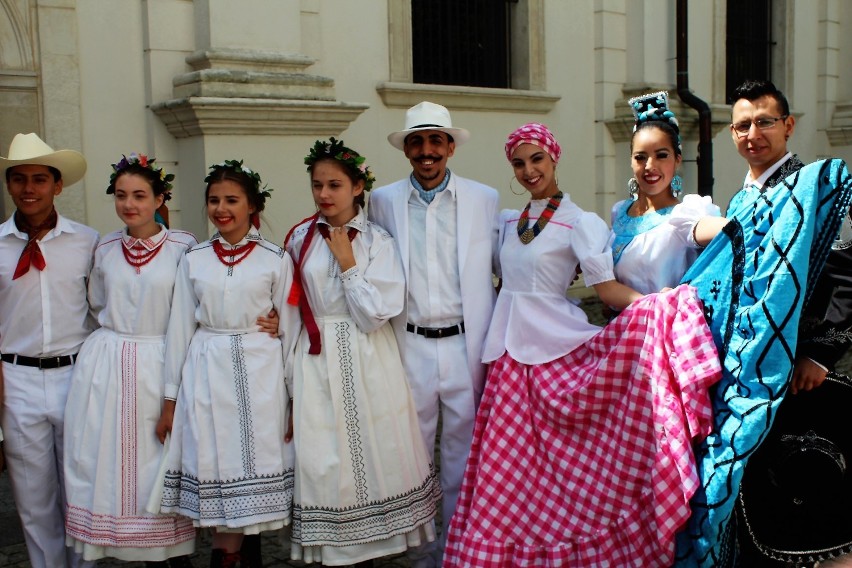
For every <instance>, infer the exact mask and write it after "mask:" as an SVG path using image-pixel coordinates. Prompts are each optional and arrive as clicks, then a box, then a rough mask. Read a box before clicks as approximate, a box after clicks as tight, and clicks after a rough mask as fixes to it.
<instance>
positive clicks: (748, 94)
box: [734, 79, 790, 116]
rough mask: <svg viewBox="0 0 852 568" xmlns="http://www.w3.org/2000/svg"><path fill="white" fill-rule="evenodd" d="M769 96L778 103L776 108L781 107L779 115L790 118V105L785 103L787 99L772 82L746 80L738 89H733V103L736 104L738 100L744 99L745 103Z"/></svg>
mask: <svg viewBox="0 0 852 568" xmlns="http://www.w3.org/2000/svg"><path fill="white" fill-rule="evenodd" d="M766 96H770V97H772V98H773V99H775V101H776V102H777V103H778V106H780V107H781V114H782V115H784V116H790V103H788V102H787V97H785V96H784V93H782V92H781V91H780V90H778V87H776V86H775V85H774V84H773V83H772V81H766V80H763V79H757V80H756V79H748V80H747V81H744V82H743V83H742V84H741V85H740V86H739V87H737V88H736V89H734V102H735V103H736V102H737V101H738V100H740V99H745V100H747V101H752V102H753V101H756V100H757V99H759V98H760V97H766Z"/></svg>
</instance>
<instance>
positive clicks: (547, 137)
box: [506, 122, 562, 164]
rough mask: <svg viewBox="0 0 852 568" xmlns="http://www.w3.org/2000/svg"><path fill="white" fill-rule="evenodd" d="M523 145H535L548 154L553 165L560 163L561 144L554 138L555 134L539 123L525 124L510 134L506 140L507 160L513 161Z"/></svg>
mask: <svg viewBox="0 0 852 568" xmlns="http://www.w3.org/2000/svg"><path fill="white" fill-rule="evenodd" d="M521 144H533V145H534V146H538V147H539V148H541V149H542V150H544V151H545V152H547V153H548V154H549V155H550V157H551V158H553V163H554V164H557V163H559V157H560V156H561V155H562V148H561V147H560V146H559V142H557V141H556V138H554V137H553V133H551V132H550V130H549V129H548V128H547V127H546V126H545V125H543V124H539V123H538V122H530V123H529V124H525V125H523V126H521V127H520V128H518V129H517V130H515V131H514V132H512V133H511V134H509V138H508V140H506V159H507V160H509V161H510V162H511V161H512V154H514V153H515V150H517V149H518V146H520V145H521Z"/></svg>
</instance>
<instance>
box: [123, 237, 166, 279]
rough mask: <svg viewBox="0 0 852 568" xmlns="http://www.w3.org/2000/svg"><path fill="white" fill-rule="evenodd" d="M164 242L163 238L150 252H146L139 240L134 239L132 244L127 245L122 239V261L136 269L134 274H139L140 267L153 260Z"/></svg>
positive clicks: (140, 271)
mask: <svg viewBox="0 0 852 568" xmlns="http://www.w3.org/2000/svg"><path fill="white" fill-rule="evenodd" d="M165 242H166V238H165V237H163V238H162V239H161V240H160V242H159V243H157V244H156V245H155V246H154V248H153V249H152V250H148V249H147V248H145V247H144V246H143V245H142V240H141V239H134V240H133V244H128V242H127V241H125V240H124V239H122V241H121V245H122V246H121V252H122V253H124V260H126V261H127V264H129V265H130V266H132V267H134V268H135V269H136V274H141V273H142V267H143V266H145V265H146V264H148V263H149V262H151V261H152V260H154V257H155V256H157V253H158V252H160V250H162V248H163V243H165ZM137 251H138V252H137Z"/></svg>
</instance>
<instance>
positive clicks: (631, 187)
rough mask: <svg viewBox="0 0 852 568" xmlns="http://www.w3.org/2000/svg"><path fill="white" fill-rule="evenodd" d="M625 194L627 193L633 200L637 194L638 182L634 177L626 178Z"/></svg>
mask: <svg viewBox="0 0 852 568" xmlns="http://www.w3.org/2000/svg"><path fill="white" fill-rule="evenodd" d="M627 195H629V196H630V199H633V200H634V201H635V200H636V198H637V197H638V196H639V182H638V181H636V178H635V177H632V178H630V179H629V180H627Z"/></svg>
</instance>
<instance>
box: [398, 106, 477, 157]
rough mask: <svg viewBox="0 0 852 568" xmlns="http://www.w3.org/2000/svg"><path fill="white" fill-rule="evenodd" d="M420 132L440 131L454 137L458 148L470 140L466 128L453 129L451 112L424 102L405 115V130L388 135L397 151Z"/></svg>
mask: <svg viewBox="0 0 852 568" xmlns="http://www.w3.org/2000/svg"><path fill="white" fill-rule="evenodd" d="M418 130H440V131H441V132H446V133H447V134H449V135H450V136H452V137H453V141H454V142H455V143H456V146H461V145H462V144H464V143H465V142H467V141H468V139H470V132H468V131H467V130H465V129H464V128H453V121H452V119H450V111H448V110H447V108H446V107H443V106H441V105H438V104H435V103H430V102H429V101H423V102H422V103H419V104H416V105H414V106H413V107H411V108H410V109H408V111H407V112H406V113H405V130H400V131H399V132H392V133H390V134H388V142H390V143H391V146H393V147H394V148H396V149H397V150H402V149H403V147H404V146H405V137H406V136H408V135H409V134H411V133H412V132H417V131H418Z"/></svg>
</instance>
